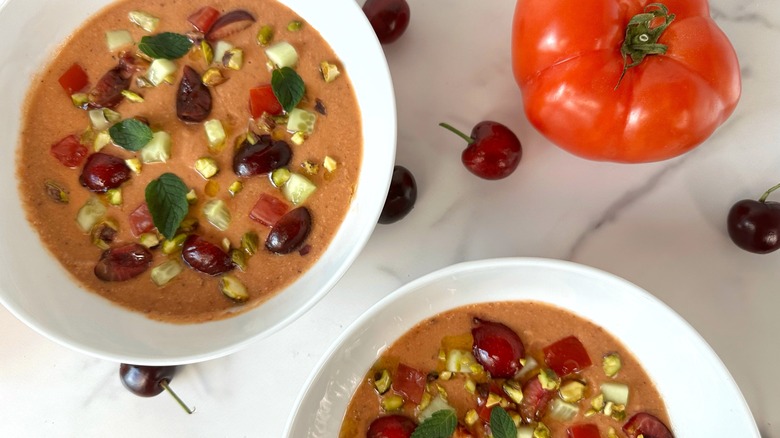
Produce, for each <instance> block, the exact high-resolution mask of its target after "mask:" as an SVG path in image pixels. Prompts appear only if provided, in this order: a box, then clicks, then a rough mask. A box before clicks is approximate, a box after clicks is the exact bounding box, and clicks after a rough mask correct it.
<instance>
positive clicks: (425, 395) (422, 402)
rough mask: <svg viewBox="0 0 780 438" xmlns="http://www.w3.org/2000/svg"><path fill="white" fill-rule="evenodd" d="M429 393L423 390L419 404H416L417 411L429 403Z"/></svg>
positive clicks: (422, 409) (423, 408)
mask: <svg viewBox="0 0 780 438" xmlns="http://www.w3.org/2000/svg"><path fill="white" fill-rule="evenodd" d="M431 399H432V398H431V393H429V392H423V395H422V398H420V404H419V405H417V409H418V410H419V411H424V410H425V408H427V407H428V406H429V405H430V404H431Z"/></svg>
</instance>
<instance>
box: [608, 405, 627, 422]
mask: <svg viewBox="0 0 780 438" xmlns="http://www.w3.org/2000/svg"><path fill="white" fill-rule="evenodd" d="M611 416H612V419H614V420H615V421H623V420H625V419H626V407H625V406H624V405H617V404H616V405H613V406H612V415H611Z"/></svg>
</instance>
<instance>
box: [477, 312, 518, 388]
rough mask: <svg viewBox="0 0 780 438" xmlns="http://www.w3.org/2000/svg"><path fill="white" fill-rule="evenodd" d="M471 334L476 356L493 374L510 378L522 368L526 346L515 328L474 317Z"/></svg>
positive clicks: (495, 376)
mask: <svg viewBox="0 0 780 438" xmlns="http://www.w3.org/2000/svg"><path fill="white" fill-rule="evenodd" d="M471 335H472V336H473V338H474V344H473V347H472V351H473V353H474V357H475V358H476V359H477V362H479V363H480V364H481V365H482V366H483V367H485V370H487V371H488V372H489V373H490V375H491V376H493V377H494V378H510V377H512V376H514V375H515V374H516V373H517V372H518V371H519V370H520V368H521V366H520V359H522V358H523V357H525V347H524V346H523V341H521V340H520V337H519V336H518V335H517V333H515V332H514V330H512V329H511V328H509V327H507V326H506V325H504V324H501V323H499V322H491V321H485V320H482V319H479V318H474V328H472V329H471Z"/></svg>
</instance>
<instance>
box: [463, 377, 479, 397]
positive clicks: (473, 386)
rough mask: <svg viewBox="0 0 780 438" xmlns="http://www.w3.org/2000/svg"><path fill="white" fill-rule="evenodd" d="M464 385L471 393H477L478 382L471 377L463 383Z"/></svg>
mask: <svg viewBox="0 0 780 438" xmlns="http://www.w3.org/2000/svg"><path fill="white" fill-rule="evenodd" d="M463 387H464V388H466V391H468V392H469V393H471V394H476V393H477V382H475V381H473V380H471V379H466V383H464V384H463Z"/></svg>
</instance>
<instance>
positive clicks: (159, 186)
mask: <svg viewBox="0 0 780 438" xmlns="http://www.w3.org/2000/svg"><path fill="white" fill-rule="evenodd" d="M188 191H189V189H188V188H187V186H186V185H184V182H183V181H182V180H181V178H179V177H178V176H176V175H174V174H172V173H164V174H162V175H160V177H159V178H157V179H155V180H152V181H151V182H150V183H149V184H148V185H147V186H146V205H147V206H148V207H149V213H151V215H152V221H153V222H154V226H156V227H157V230H158V231H159V232H160V233H161V234H162V235H163V236H165V238H166V239H169V240H170V239H173V237H174V236H175V235H176V230H178V229H179V225H181V221H182V220H183V219H184V218H185V217H186V216H187V213H188V212H189V209H190V205H189V203H188V202H187V192H188Z"/></svg>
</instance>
